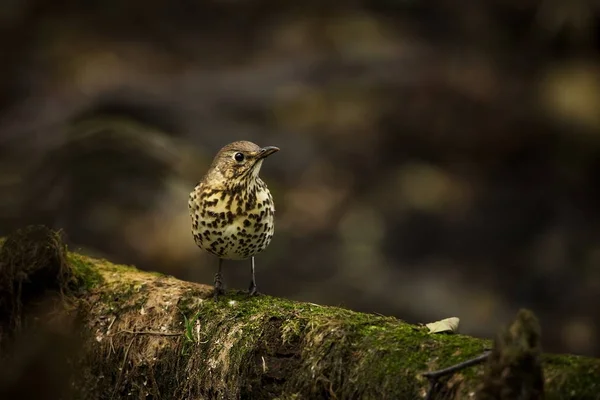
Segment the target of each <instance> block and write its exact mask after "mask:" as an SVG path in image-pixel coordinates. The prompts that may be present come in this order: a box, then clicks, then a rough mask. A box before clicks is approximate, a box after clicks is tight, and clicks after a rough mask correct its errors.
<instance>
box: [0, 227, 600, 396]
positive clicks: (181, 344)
mask: <svg viewBox="0 0 600 400" xmlns="http://www.w3.org/2000/svg"><path fill="white" fill-rule="evenodd" d="M44 229H45V228H39V227H38V228H28V229H27V230H23V231H20V232H19V233H18V235H17V234H15V235H16V236H13V237H12V239H11V238H9V239H8V240H7V241H6V242H5V243H4V246H3V249H2V252H1V253H0V254H1V255H2V257H3V258H2V259H0V266H1V267H2V270H0V271H5V270H8V268H9V267H10V271H12V272H11V273H12V274H13V276H15V271H17V270H19V269H22V268H23V265H22V264H23V263H25V264H30V263H31V262H32V261H31V260H32V258H31V257H32V256H31V254H32V253H31V254H30V253H29V252H30V251H31V250H32V249H38V251H37V252H36V253H35V254H37V255H44V254H45V255H48V254H50V255H53V257H54V258H53V260H54V261H52V262H51V263H47V262H43V260H37V261H36V265H39V266H40V268H44V265H54V266H55V267H56V262H57V261H56V260H59V261H58V262H64V265H61V268H54V270H55V271H56V272H55V273H54V274H51V277H50V278H49V277H48V276H49V275H48V274H46V275H45V277H44V279H45V280H46V281H47V283H52V282H54V285H50V284H49V287H50V286H54V287H56V286H57V285H56V283H57V282H58V287H59V289H54V291H53V292H51V293H57V294H56V295H53V296H51V297H50V299H51V301H45V302H42V301H41V300H40V299H48V296H47V294H48V293H46V294H45V295H44V296H45V297H40V296H42V295H40V296H37V297H35V296H34V297H33V298H28V299H27V301H26V302H25V303H23V304H21V303H20V301H21V300H20V299H19V298H18V296H17V294H16V293H17V292H18V291H15V290H14V286H11V285H9V286H10V290H8V289H7V288H5V287H2V288H0V301H2V303H1V304H4V305H6V308H5V309H4V310H5V311H6V312H11V313H12V314H11V315H8V314H6V315H3V316H2V320H1V321H0V322H1V324H2V325H1V326H2V329H3V331H2V332H3V335H2V336H1V337H0V345H1V346H2V349H3V354H4V355H5V356H6V357H4V359H5V360H8V359H11V360H13V361H11V362H12V364H10V365H11V366H12V368H7V365H8V364H7V362H4V363H3V364H2V365H0V376H4V377H6V376H9V375H10V376H11V377H12V378H11V379H7V378H2V379H0V397H2V396H1V395H2V394H6V393H9V394H11V395H18V394H22V393H23V391H27V390H29V389H30V386H31V385H30V384H29V385H28V384H27V383H24V382H30V380H29V381H28V380H27V379H24V378H23V376H24V375H23V374H26V373H27V371H31V368H28V367H27V365H40V362H38V361H39V359H42V358H43V356H39V357H38V356H36V355H37V354H38V353H36V352H33V353H32V351H31V348H37V347H32V346H31V345H30V344H31V343H40V344H39V346H38V347H39V348H40V351H39V354H42V355H43V354H46V353H44V349H47V348H49V347H51V348H53V349H55V351H54V352H53V353H52V358H53V363H52V365H53V368H55V369H57V368H59V367H60V368H66V369H67V370H68V372H69V373H68V374H58V375H56V376H58V378H56V379H63V380H64V381H65V382H64V383H65V384H64V385H62V386H60V388H59V389H60V390H59V389H57V390H56V391H55V392H56V393H59V392H60V393H61V394H60V395H61V396H63V398H65V397H69V396H71V397H73V398H85V399H118V398H125V397H126V398H153V399H217V398H218V399H238V398H252V399H273V398H280V399H319V398H334V399H335V398H337V399H358V398H361V399H418V398H425V396H426V395H427V393H428V391H430V380H429V379H428V378H427V377H425V376H423V373H425V372H427V371H432V370H439V369H443V368H445V367H448V366H451V365H454V364H458V363H460V362H462V361H465V360H468V359H471V358H474V357H477V356H479V355H480V354H482V353H484V352H485V351H486V349H489V348H492V347H493V346H494V344H493V343H492V342H491V341H489V340H482V339H477V338H472V337H468V336H463V335H457V334H453V335H446V334H430V333H428V330H427V329H426V328H425V327H420V326H415V325H410V324H406V323H404V322H402V321H400V320H398V319H396V318H391V317H384V316H379V315H372V314H364V313H357V312H353V311H350V310H346V309H342V308H337V307H326V306H320V305H317V304H310V303H300V302H293V301H289V300H285V299H279V298H273V297H269V296H260V297H257V298H248V297H246V295H245V294H243V293H237V292H235V293H234V292H228V293H227V295H226V296H224V297H223V298H222V299H220V300H219V301H218V302H215V301H213V300H212V298H211V295H212V288H211V287H210V286H206V285H202V284H196V283H191V282H184V281H181V280H178V279H175V278H173V277H169V276H164V275H160V274H155V273H148V272H143V271H139V270H137V269H135V268H133V267H127V266H121V265H115V264H112V263H110V262H108V261H105V260H98V259H94V258H91V257H86V256H84V255H81V254H77V253H74V252H67V251H66V250H64V249H63V248H62V245H61V244H60V240H59V235H58V234H57V233H54V232H50V231H47V230H46V231H44ZM36 232H37V233H36ZM40 232H42V234H40ZM16 244H18V245H16ZM44 248H46V249H48V248H49V249H53V251H49V252H48V251H39V249H44ZM57 254H58V256H56V255H57ZM15 260H17V261H15ZM28 260H29V261H28ZM60 260H62V261H60ZM8 263H12V264H10V266H9V265H8ZM30 270H31V269H30ZM65 271H66V272H65ZM17 275H18V273H17ZM31 276H32V277H34V276H44V275H33V274H32V275H31ZM0 278H1V277H0ZM21 278H23V276H21ZM25 278H26V277H25ZM0 282H3V285H7V283H6V280H0ZM34 283H35V282H31V281H28V279H21V280H20V287H21V292H22V290H23V288H25V290H26V289H27V287H28V285H32V284H34ZM35 284H36V285H38V286H39V284H40V283H39V282H37V283H35ZM36 293H37V292H36ZM15 296H17V297H15ZM8 300H10V301H8ZM10 304H13V305H14V304H19V305H20V306H19V307H18V308H17V307H13V306H10ZM39 304H45V305H44V307H40V306H39ZM17 314H18V315H17ZM40 316H43V317H41V318H40ZM528 318H529V319H528ZM531 318H534V317H533V316H532V315H530V314H522V315H521V317H520V319H519V318H518V319H517V321H519V320H522V321H525V323H524V325H518V324H517V325H518V326H519V327H521V328H514V326H517V325H515V324H513V327H511V328H510V329H508V330H507V332H504V333H502V334H501V335H499V338H503V339H502V340H497V341H496V346H495V349H494V351H493V352H492V356H491V357H490V362H489V363H488V364H483V365H475V366H471V367H469V368H463V369H459V370H456V371H453V373H452V374H449V375H448V376H444V377H441V376H440V377H439V381H436V382H435V383H436V387H437V389H436V391H435V393H432V394H430V396H431V398H448V399H463V398H465V399H466V398H476V397H481V398H484V397H483V396H485V398H486V399H490V398H498V399H500V398H507V397H502V390H501V389H502V388H501V387H500V386H505V385H499V384H498V383H499V382H502V381H501V379H502V377H506V376H507V374H506V371H508V370H507V369H506V368H509V369H510V373H511V375H510V379H511V384H514V382H515V380H516V381H519V380H521V381H523V382H528V385H529V384H531V385H534V386H535V385H538V386H537V387H535V388H534V389H530V390H529V391H528V392H527V393H532V394H531V396H538V397H523V398H528V399H529V398H540V397H539V396H542V393H545V395H546V397H548V398H578V399H596V398H598V393H599V391H600V386H599V385H600V382H599V378H600V360H596V359H590V358H585V357H576V356H567V355H560V356H559V355H548V354H545V355H542V354H541V353H540V351H539V346H538V342H537V341H535V342H532V343H529V342H527V340H530V339H531V337H536V338H538V339H539V332H537V331H536V329H537V328H535V326H536V325H535V323H533V322H531V321H534V320H532V319H531ZM17 320H19V321H21V322H22V323H19V324H15V321H17ZM37 326H40V327H41V328H36V327H37ZM532 326H533V327H534V328H535V329H534V328H531V329H529V328H527V329H529V330H527V329H525V328H526V327H532ZM32 327H33V328H35V329H30V330H28V328H32ZM523 327H525V328H523ZM532 329H533V330H532ZM32 331H35V332H37V333H38V336H39V334H40V333H39V332H42V333H43V332H51V335H50V336H44V338H45V339H44V340H30V339H24V338H28V337H29V336H27V335H30V334H31V332H32ZM57 336H58V337H59V338H63V339H64V338H65V337H67V338H70V340H67V341H66V342H68V343H69V344H70V346H63V347H61V346H62V345H63V344H64V343H65V340H63V339H61V340H58V341H57V340H54V339H52V338H55V337H57ZM48 337H49V338H50V339H48ZM521 340H525V342H521ZM536 340H537V339H536ZM24 341H25V342H26V344H25V345H23V342H24ZM515 343H516V344H517V345H515ZM528 343H529V344H530V345H529V346H528ZM500 344H502V346H503V347H502V348H500ZM73 347H74V348H73ZM23 349H29V353H28V352H27V351H24V350H23ZM56 349H59V350H61V349H64V352H60V351H58V350H56ZM502 349H510V350H507V352H504V350H502ZM24 354H25V355H27V357H29V359H28V358H27V357H25V356H24ZM32 354H33V355H32ZM11 357H12V358H11ZM18 357H21V358H18ZM17 358H18V359H19V360H21V361H20V364H18V365H23V366H24V367H23V368H22V371H21V369H19V368H17V369H15V368H14V365H17V364H15V363H14V360H16V359H17ZM27 360H30V361H27ZM36 360H37V361H36ZM492 360H493V361H494V363H493V364H492ZM507 360H508V361H507ZM521 360H525V361H524V362H521ZM502 362H506V363H505V364H502ZM41 365H43V363H41ZM503 365H504V366H503ZM40 371H41V372H40ZM503 371H504V372H503ZM542 371H543V372H542ZM9 372H10V373H9ZM19 373H21V375H19ZM29 373H30V372H29ZM53 373H54V371H53V369H52V368H50V369H49V371H45V370H43V369H40V370H39V371H38V372H37V376H38V378H39V379H40V380H43V378H44V377H46V378H47V377H53V376H54V375H53ZM11 374H12V375H11ZM541 374H543V376H542V375H541ZM30 379H35V378H31V377H30ZM48 379H49V380H50V381H51V380H52V379H50V378H48ZM436 379H437V378H436ZM539 386H543V387H539ZM53 387H54V386H50V389H48V390H47V391H46V392H45V393H46V397H45V398H52V397H48V396H50V395H49V393H54V392H52V391H51V389H52V388H53ZM514 387H516V388H518V387H519V385H516V386H514ZM528 387H529V386H528ZM57 396H58V395H57ZM3 398H4V397H3Z"/></svg>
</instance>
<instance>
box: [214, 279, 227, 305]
mask: <svg viewBox="0 0 600 400" xmlns="http://www.w3.org/2000/svg"><path fill="white" fill-rule="evenodd" d="M222 294H225V289H223V282H222V281H221V275H220V274H218V273H217V274H215V290H214V295H213V296H214V299H215V301H217V300H219V296H220V295H222Z"/></svg>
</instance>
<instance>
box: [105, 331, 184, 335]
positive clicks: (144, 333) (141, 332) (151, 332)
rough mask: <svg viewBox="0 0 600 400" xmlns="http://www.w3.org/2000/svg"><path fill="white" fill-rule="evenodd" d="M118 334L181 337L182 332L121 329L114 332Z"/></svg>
mask: <svg viewBox="0 0 600 400" xmlns="http://www.w3.org/2000/svg"><path fill="white" fill-rule="evenodd" d="M119 333H132V334H134V335H157V336H181V335H183V332H159V331H130V330H127V329H121V330H120V331H118V332H116V333H115V335H117V334H119Z"/></svg>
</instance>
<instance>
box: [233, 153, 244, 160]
mask: <svg viewBox="0 0 600 400" xmlns="http://www.w3.org/2000/svg"><path fill="white" fill-rule="evenodd" d="M233 158H235V161H237V162H242V161H244V155H243V154H242V153H235V155H234V156H233Z"/></svg>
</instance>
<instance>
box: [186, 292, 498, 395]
mask: <svg viewBox="0 0 600 400" xmlns="http://www.w3.org/2000/svg"><path fill="white" fill-rule="evenodd" d="M191 304H192V300H191V299H190V298H186V299H182V301H181V302H180V309H181V310H182V312H183V313H185V314H186V318H188V319H191V318H195V317H196V316H198V323H199V326H201V327H202V331H201V333H200V337H198V338H197V340H196V341H197V343H198V348H197V349H196V351H195V352H194V353H196V354H201V355H203V357H204V360H205V362H204V363H200V362H194V356H193V355H192V357H191V360H190V362H191V363H192V364H193V365H194V367H197V368H198V371H199V372H198V373H199V375H200V377H201V383H200V385H201V387H206V388H208V389H207V390H208V392H207V393H211V394H213V395H223V396H225V397H227V396H233V397H236V396H238V395H240V394H243V393H244V390H246V389H244V387H245V386H254V387H256V386H257V385H260V384H261V383H260V382H254V383H252V382H250V383H249V382H248V380H250V381H251V379H250V378H249V377H252V376H257V375H260V371H258V372H256V371H254V372H253V369H255V368H257V366H256V359H257V355H258V354H259V353H260V354H261V357H266V356H273V355H274V354H269V351H275V350H274V349H277V348H278V346H288V347H291V348H294V349H295V351H296V352H297V357H296V359H297V368H296V369H294V371H293V372H294V373H293V378H290V379H288V380H287V381H286V384H285V387H284V393H277V397H278V398H281V399H284V398H285V399H288V398H320V397H323V396H325V397H328V396H329V395H331V393H334V394H335V395H336V396H337V397H338V398H357V397H359V398H366V399H369V398H374V399H375V398H382V396H383V397H386V396H392V397H394V398H400V399H403V398H416V397H418V396H419V390H420V389H421V388H422V383H423V382H422V381H421V380H420V379H419V377H418V376H415V371H420V372H424V371H426V370H430V369H433V368H438V367H439V368H441V367H444V366H447V365H451V364H454V363H458V362H460V361H464V360H466V359H468V358H471V357H474V356H476V355H479V354H481V352H482V351H483V349H484V348H485V347H486V346H489V341H484V340H477V339H473V338H466V337H462V336H460V335H430V334H428V333H427V331H426V329H424V328H423V329H421V328H416V327H414V326H412V325H408V324H405V323H403V322H402V321H399V320H397V319H395V318H389V317H381V316H376V315H371V314H362V313H356V312H353V311H349V310H345V309H341V308H337V307H325V306H318V305H312V304H306V303H297V302H292V301H288V300H285V299H276V298H272V297H268V296H261V297H258V298H247V296H246V295H245V294H244V293H240V292H235V293H231V294H228V295H227V296H225V297H223V298H221V299H220V300H219V301H218V302H216V303H215V302H214V301H212V300H205V301H203V302H202V304H201V305H199V306H198V307H194V306H191ZM215 343H217V345H215ZM466 343H467V344H468V345H465V344H466ZM269 349H270V350H269ZM265 352H266V354H264V353H265ZM206 360H208V361H206ZM215 360H221V362H222V363H219V362H215ZM224 360H226V361H224ZM437 360H443V363H444V365H443V366H441V365H438V364H439V363H438V362H437ZM211 365H213V366H214V368H211V367H210V366H211ZM259 368H260V366H259ZM473 370H474V371H471V372H466V373H465V376H466V378H465V379H471V378H475V376H476V372H475V369H473ZM215 374H216V376H218V377H220V379H215ZM211 376H212V378H210V377H211ZM243 377H245V378H243ZM242 379H244V381H242ZM205 394H206V393H205ZM254 395H256V393H254Z"/></svg>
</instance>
